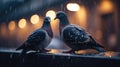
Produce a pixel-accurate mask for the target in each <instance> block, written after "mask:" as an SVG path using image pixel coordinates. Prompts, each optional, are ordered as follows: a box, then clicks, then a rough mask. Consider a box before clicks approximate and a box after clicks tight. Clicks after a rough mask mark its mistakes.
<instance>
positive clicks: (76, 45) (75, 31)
mask: <svg viewBox="0 0 120 67" xmlns="http://www.w3.org/2000/svg"><path fill="white" fill-rule="evenodd" d="M55 19H59V20H60V25H59V29H60V36H61V39H62V40H63V41H64V42H65V43H66V44H67V45H68V46H69V47H70V48H72V50H71V52H73V53H74V51H77V50H82V49H95V50H97V51H99V52H103V51H104V49H103V46H101V45H100V44H98V43H97V42H96V41H95V40H94V39H93V37H92V36H91V35H90V34H89V33H88V32H87V31H86V30H85V29H83V28H82V27H80V26H78V25H76V24H70V22H69V20H68V18H67V15H66V13H65V12H63V11H58V12H57V14H56V17H55Z"/></svg>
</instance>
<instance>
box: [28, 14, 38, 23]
mask: <svg viewBox="0 0 120 67" xmlns="http://www.w3.org/2000/svg"><path fill="white" fill-rule="evenodd" d="M39 21H40V19H39V16H38V15H37V14H35V15H32V16H31V18H30V22H31V23H32V24H37V23H38V22H39Z"/></svg>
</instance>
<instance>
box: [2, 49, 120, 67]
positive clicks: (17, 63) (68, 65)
mask: <svg viewBox="0 0 120 67" xmlns="http://www.w3.org/2000/svg"><path fill="white" fill-rule="evenodd" d="M19 54H20V52H17V51H5V50H2V51H1V50H0V67H33V66H34V67H41V66H43V67H88V66H89V67H97V66H101V67H105V66H106V67H108V66H109V67H120V57H113V58H110V57H104V56H93V55H72V54H47V53H28V54H26V55H25V57H24V58H23V59H21V58H20V56H19Z"/></svg>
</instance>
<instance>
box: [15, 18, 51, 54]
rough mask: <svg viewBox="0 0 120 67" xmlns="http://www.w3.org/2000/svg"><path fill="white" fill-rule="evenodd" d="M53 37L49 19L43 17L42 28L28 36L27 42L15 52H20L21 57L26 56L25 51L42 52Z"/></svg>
mask: <svg viewBox="0 0 120 67" xmlns="http://www.w3.org/2000/svg"><path fill="white" fill-rule="evenodd" d="M52 37H53V33H52V29H51V26H50V17H45V19H44V22H43V26H42V27H41V28H39V29H37V30H35V31H34V32H33V33H32V34H30V35H29V36H28V38H27V40H26V41H25V42H24V43H23V45H21V46H20V47H18V48H17V49H16V50H21V49H22V53H21V55H24V54H26V52H27V51H30V50H35V51H44V48H45V47H46V46H47V45H48V44H49V43H50V41H51V39H52Z"/></svg>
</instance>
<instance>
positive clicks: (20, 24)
mask: <svg viewBox="0 0 120 67" xmlns="http://www.w3.org/2000/svg"><path fill="white" fill-rule="evenodd" d="M18 26H19V28H24V27H25V26H26V19H21V20H20V21H19V22H18Z"/></svg>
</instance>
